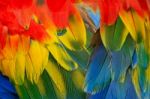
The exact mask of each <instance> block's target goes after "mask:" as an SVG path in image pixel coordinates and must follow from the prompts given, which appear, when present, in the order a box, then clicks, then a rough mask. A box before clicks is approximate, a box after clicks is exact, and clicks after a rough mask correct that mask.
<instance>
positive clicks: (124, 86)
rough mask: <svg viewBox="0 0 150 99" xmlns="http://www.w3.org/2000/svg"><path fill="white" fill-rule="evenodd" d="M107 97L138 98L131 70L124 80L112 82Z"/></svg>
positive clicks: (111, 98) (106, 98) (107, 98)
mask: <svg viewBox="0 0 150 99" xmlns="http://www.w3.org/2000/svg"><path fill="white" fill-rule="evenodd" d="M105 99H138V97H137V94H136V92H135V89H134V85H133V83H132V80H131V74H130V73H129V72H128V73H127V75H126V78H125V81H124V82H118V81H115V80H114V81H112V82H111V84H110V87H109V90H108V92H107V95H106V97H105Z"/></svg>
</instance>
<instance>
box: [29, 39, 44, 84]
mask: <svg viewBox="0 0 150 99" xmlns="http://www.w3.org/2000/svg"><path fill="white" fill-rule="evenodd" d="M40 47H41V45H40V44H39V43H38V42H37V41H34V40H32V41H31V45H30V49H29V57H30V59H31V62H32V63H31V64H32V65H30V66H32V67H33V69H32V70H33V72H31V71H30V69H27V70H29V71H28V73H32V79H33V80H34V81H35V82H37V81H38V78H39V76H40V74H41V71H42V68H43V67H42V66H43V65H42V60H43V59H42V52H41V48H40Z"/></svg>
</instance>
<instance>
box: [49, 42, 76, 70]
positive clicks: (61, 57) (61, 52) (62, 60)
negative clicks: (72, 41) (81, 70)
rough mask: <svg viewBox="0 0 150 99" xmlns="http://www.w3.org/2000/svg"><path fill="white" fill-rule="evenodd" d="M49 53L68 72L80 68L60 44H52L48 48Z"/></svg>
mask: <svg viewBox="0 0 150 99" xmlns="http://www.w3.org/2000/svg"><path fill="white" fill-rule="evenodd" d="M47 48H48V50H49V52H50V53H51V54H52V55H53V57H54V58H55V59H56V61H57V62H58V63H59V64H60V65H61V66H62V67H63V68H64V69H66V70H68V71H70V70H74V69H76V68H77V67H78V65H77V63H76V62H74V60H73V59H72V58H71V56H70V55H69V54H68V53H67V51H66V49H65V47H64V46H63V45H62V44H60V43H56V42H54V43H51V44H50V45H49V46H47Z"/></svg>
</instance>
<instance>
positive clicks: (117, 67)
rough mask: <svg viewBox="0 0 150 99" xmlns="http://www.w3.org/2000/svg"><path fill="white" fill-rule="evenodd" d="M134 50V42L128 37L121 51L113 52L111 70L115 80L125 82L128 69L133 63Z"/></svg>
mask: <svg viewBox="0 0 150 99" xmlns="http://www.w3.org/2000/svg"><path fill="white" fill-rule="evenodd" d="M134 49H135V46H134V42H133V40H132V38H131V37H130V36H128V38H127V40H126V42H125V44H124V45H123V47H122V49H121V50H120V51H117V52H111V56H112V57H111V69H112V79H113V80H117V81H118V80H119V81H122V80H123V81H124V79H125V76H126V72H127V69H128V68H129V66H130V64H131V62H132V56H133V52H134Z"/></svg>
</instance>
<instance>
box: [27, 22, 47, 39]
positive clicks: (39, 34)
mask: <svg viewBox="0 0 150 99" xmlns="http://www.w3.org/2000/svg"><path fill="white" fill-rule="evenodd" d="M24 34H25V35H28V36H30V37H31V38H32V39H34V40H39V41H42V40H44V38H45V37H46V36H47V33H46V31H45V29H44V27H43V26H42V25H40V24H37V23H35V22H34V21H33V20H32V21H31V23H30V26H29V29H28V30H27V31H25V33H24Z"/></svg>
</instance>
